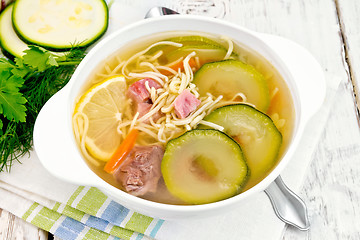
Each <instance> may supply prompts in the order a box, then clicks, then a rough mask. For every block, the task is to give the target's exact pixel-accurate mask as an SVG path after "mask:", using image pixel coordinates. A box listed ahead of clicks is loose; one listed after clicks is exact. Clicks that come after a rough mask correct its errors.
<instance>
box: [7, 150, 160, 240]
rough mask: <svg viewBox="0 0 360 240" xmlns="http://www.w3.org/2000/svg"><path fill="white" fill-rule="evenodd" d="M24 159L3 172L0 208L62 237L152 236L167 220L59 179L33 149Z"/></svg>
mask: <svg viewBox="0 0 360 240" xmlns="http://www.w3.org/2000/svg"><path fill="white" fill-rule="evenodd" d="M22 161H23V164H21V165H20V164H18V165H16V166H14V167H13V168H12V172H11V174H8V173H3V174H2V175H1V176H0V196H2V197H1V198H0V207H1V208H4V209H6V210H8V211H9V212H12V213H13V214H15V215H16V216H18V217H20V218H22V219H24V220H25V221H28V222H30V223H32V224H34V225H35V226H37V227H39V228H42V229H44V230H46V231H49V232H51V233H53V234H54V235H56V236H58V237H60V238H62V239H65V240H71V239H99V240H100V239H152V238H155V237H156V234H157V232H158V230H159V229H160V228H161V226H162V224H163V222H164V221H163V220H159V219H154V218H151V217H148V216H144V215H142V214H139V213H137V212H134V211H131V210H129V209H127V208H125V207H123V206H122V205H120V204H118V203H117V202H116V201H114V200H112V199H111V198H109V197H108V196H106V195H105V194H104V193H102V192H101V191H100V190H99V189H97V188H94V187H85V186H74V185H71V184H67V183H60V181H58V180H57V179H55V178H53V177H51V176H49V175H48V174H47V172H46V170H45V169H43V168H42V166H41V165H40V163H39V162H38V159H37V157H36V154H35V153H33V154H32V157H30V158H28V159H22ZM27 168H28V169H27ZM21 182H23V183H21ZM40 182H43V183H44V182H45V184H41V183H40ZM24 183H25V184H24ZM59 183H60V184H61V185H58V184H59ZM50 186H52V187H50ZM28 189H31V191H28ZM39 192H43V194H39ZM44 195H45V196H44ZM48 197H51V198H53V199H50V198H48ZM54 199H57V200H54Z"/></svg>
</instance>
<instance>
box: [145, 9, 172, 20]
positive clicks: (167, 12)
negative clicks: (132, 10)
mask: <svg viewBox="0 0 360 240" xmlns="http://www.w3.org/2000/svg"><path fill="white" fill-rule="evenodd" d="M172 14H179V13H178V12H175V11H174V10H171V9H170V8H166V7H153V8H151V9H150V10H149V11H148V12H147V13H146V15H145V18H153V17H160V16H164V15H172Z"/></svg>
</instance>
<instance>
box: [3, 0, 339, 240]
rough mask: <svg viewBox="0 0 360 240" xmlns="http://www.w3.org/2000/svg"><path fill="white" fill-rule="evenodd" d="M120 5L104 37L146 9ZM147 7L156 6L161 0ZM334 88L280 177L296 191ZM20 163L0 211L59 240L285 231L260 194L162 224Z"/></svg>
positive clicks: (256, 235)
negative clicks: (213, 213) (218, 210)
mask: <svg viewBox="0 0 360 240" xmlns="http://www.w3.org/2000/svg"><path fill="white" fill-rule="evenodd" d="M123 3H125V1H120V0H115V1H112V6H111V8H110V25H109V30H108V33H111V32H113V31H114V30H116V29H119V28H120V27H122V26H124V25H126V24H128V23H131V22H134V21H137V20H140V19H142V18H143V16H144V15H145V13H146V10H148V9H149V8H150V7H151V6H150V4H149V3H148V1H145V2H144V1H138V0H135V1H131V2H130V1H128V2H127V4H123ZM140 3H141V4H140ZM163 3H165V1H164V2H163ZM152 4H153V5H155V4H161V1H160V0H159V1H153V2H152ZM337 85H338V84H337V83H332V84H328V86H327V99H326V104H325V105H324V106H323V107H322V109H321V111H320V112H319V113H318V114H317V115H316V116H314V117H313V119H312V120H311V121H310V123H309V124H308V127H307V128H306V131H305V134H304V136H303V138H302V140H301V142H300V146H299V148H298V149H297V151H296V153H295V156H294V158H293V159H292V162H290V164H289V165H288V167H287V168H286V169H285V170H284V172H283V173H282V177H283V179H284V180H285V182H286V183H287V184H288V186H289V187H290V188H292V189H293V190H294V191H295V192H297V191H298V190H299V189H300V186H301V182H302V178H303V176H304V174H305V171H306V168H307V166H308V164H309V162H310V159H311V155H312V153H313V151H314V148H315V146H316V145H317V142H318V139H319V136H320V133H321V132H322V130H323V126H324V125H325V122H326V119H327V115H328V111H329V106H330V105H331V103H332V101H331V99H333V96H334V95H335V92H336V89H337ZM312 123H314V124H312ZM21 163H22V164H20V163H17V162H16V163H15V164H14V166H13V167H12V169H11V172H10V173H5V172H4V173H1V174H0V208H3V209H5V210H7V211H9V212H11V213H13V214H15V215H16V216H18V217H20V218H22V219H24V220H26V221H27V222H30V223H32V224H34V225H36V226H37V227H39V228H42V229H44V230H46V231H49V232H51V233H53V234H54V235H55V236H58V237H60V238H62V239H64V240H73V239H99V240H100V239H136V240H138V239H154V238H155V239H160V240H162V239H163V240H168V239H170V240H177V239H178V240H183V239H187V240H192V239H196V240H202V239H206V240H210V239H227V240H228V239H249V240H251V239H253V240H258V239H267V240H271V239H274V240H277V239H280V236H281V233H282V231H283V228H284V224H283V223H282V222H281V221H280V220H278V219H277V218H276V216H275V214H274V212H273V210H272V207H271V205H270V202H269V201H268V199H267V197H266V196H265V194H264V193H258V194H255V195H253V196H251V197H250V198H249V199H247V200H245V201H243V204H242V206H239V207H237V208H236V209H233V210H232V211H231V212H226V213H225V212H224V213H223V214H220V215H218V216H214V217H210V218H206V219H201V220H196V219H186V220H178V221H164V220H161V219H154V218H151V217H148V216H144V215H142V214H139V213H137V212H134V211H132V210H130V209H127V208H125V207H123V206H122V205H120V204H118V203H117V202H116V201H114V200H113V199H111V198H110V197H109V196H107V195H105V194H104V193H102V192H101V190H99V189H97V188H94V187H88V186H77V185H73V184H70V183H67V182H63V181H61V180H58V179H56V178H55V177H53V176H51V175H50V174H49V173H48V172H47V171H46V169H44V168H43V166H42V165H41V164H40V162H39V160H38V158H37V156H36V153H35V152H31V153H30V155H29V156H25V157H23V158H22V159H21ZM310 210H311V209H310ZM310 217H311V211H310Z"/></svg>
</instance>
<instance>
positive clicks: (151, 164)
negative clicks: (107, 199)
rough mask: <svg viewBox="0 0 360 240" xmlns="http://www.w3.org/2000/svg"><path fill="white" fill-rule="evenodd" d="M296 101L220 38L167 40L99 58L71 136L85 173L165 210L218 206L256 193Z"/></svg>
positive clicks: (194, 35) (274, 77) (285, 138)
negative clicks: (251, 190)
mask: <svg viewBox="0 0 360 240" xmlns="http://www.w3.org/2000/svg"><path fill="white" fill-rule="evenodd" d="M294 115H295V114H294V110H293V101H292V98H291V95H290V92H289V90H288V88H287V86H286V84H285V81H284V80H283V79H282V77H281V76H280V74H279V73H278V72H277V71H276V69H274V67H273V66H272V65H271V64H270V63H269V62H268V61H266V59H264V58H263V57H261V56H260V55H259V54H257V53H256V52H254V51H252V50H251V49H247V48H246V47H245V46H241V45H240V44H238V43H237V42H235V41H232V40H231V39H230V38H228V37H226V36H215V35H208V34H204V33H198V32H186V33H185V32H166V33H162V34H157V35H155V36H151V37H150V36H149V37H148V38H146V39H141V40H138V41H136V42H133V43H131V44H129V45H128V46H126V48H124V47H123V48H122V49H121V50H119V51H118V52H116V53H114V54H113V55H112V56H110V57H109V58H108V59H106V60H105V61H104V62H103V63H102V64H101V65H100V66H98V68H97V69H95V70H94V71H93V73H92V74H91V77H90V78H89V80H88V81H87V83H86V85H84V87H83V92H82V93H81V94H80V96H79V98H78V100H77V102H76V105H75V109H74V114H73V128H74V135H75V139H76V141H77V143H78V146H79V149H80V151H81V153H82V155H83V156H84V158H85V159H86V161H87V163H88V165H89V166H90V168H91V169H92V170H93V171H94V172H95V173H96V174H97V175H98V176H100V177H101V178H103V179H104V180H105V181H107V182H108V183H110V184H112V185H113V186H115V187H117V188H119V189H121V190H123V191H126V192H128V193H130V194H133V195H135V196H138V197H141V198H144V199H148V200H151V201H156V202H161V203H167V204H205V203H210V202H214V201H220V200H223V199H226V198H229V197H231V196H234V195H236V194H240V193H241V192H243V191H246V190H247V189H249V188H251V187H252V186H254V185H256V184H257V183H258V182H260V181H261V180H262V179H264V178H265V177H266V176H267V174H268V173H269V172H270V171H271V170H272V169H273V168H274V167H275V166H276V164H277V163H278V162H279V159H281V156H282V154H283V153H284V151H285V150H286V148H287V146H288V143H289V140H290V138H291V135H292V131H293V124H294Z"/></svg>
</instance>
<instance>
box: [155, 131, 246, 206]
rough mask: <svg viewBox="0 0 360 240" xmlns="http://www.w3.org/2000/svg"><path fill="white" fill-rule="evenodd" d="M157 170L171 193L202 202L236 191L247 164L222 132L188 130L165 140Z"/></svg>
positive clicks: (234, 145)
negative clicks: (158, 169)
mask: <svg viewBox="0 0 360 240" xmlns="http://www.w3.org/2000/svg"><path fill="white" fill-rule="evenodd" d="M161 172H162V175H163V178H164V181H165V184H166V186H167V188H168V190H169V192H170V193H172V194H173V195H174V196H176V197H178V198H179V199H181V200H183V201H185V202H187V203H191V204H204V203H210V202H215V201H219V200H222V199H225V198H229V197H231V196H233V195H235V194H237V193H239V191H240V190H241V187H242V186H243V185H244V183H245V182H246V180H247V176H248V167H247V165H246V161H245V158H244V156H243V154H242V151H241V148H240V146H239V144H237V143H236V142H235V141H234V140H233V139H231V138H230V137H229V136H227V135H226V134H224V133H222V132H220V131H217V130H192V131H188V132H186V133H184V134H183V135H181V136H180V137H178V138H175V139H173V140H170V141H169V142H168V143H167V145H166V149H165V154H164V157H163V160H162V162H161Z"/></svg>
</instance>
